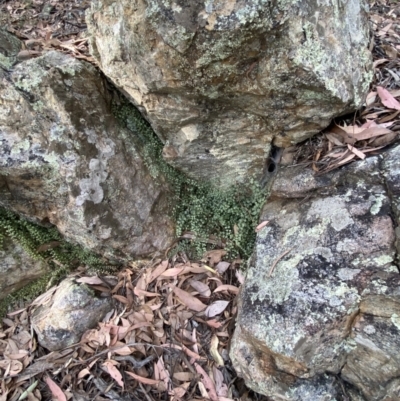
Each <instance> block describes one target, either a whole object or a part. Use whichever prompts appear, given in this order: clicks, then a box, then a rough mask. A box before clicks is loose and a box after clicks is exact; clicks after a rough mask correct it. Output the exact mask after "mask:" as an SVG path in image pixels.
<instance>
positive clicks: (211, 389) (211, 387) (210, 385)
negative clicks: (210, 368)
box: [194, 362, 218, 401]
mask: <svg viewBox="0 0 400 401" xmlns="http://www.w3.org/2000/svg"><path fill="white" fill-rule="evenodd" d="M194 367H195V369H196V371H197V373H199V374H200V375H201V382H202V383H203V385H204V387H205V388H206V390H207V393H208V395H209V397H210V399H211V400H212V401H218V395H217V391H216V389H215V384H214V382H213V381H212V380H211V378H210V376H209V375H208V374H207V373H206V372H205V370H204V369H203V368H202V367H201V366H200V365H199V364H198V363H196V362H195V363H194Z"/></svg>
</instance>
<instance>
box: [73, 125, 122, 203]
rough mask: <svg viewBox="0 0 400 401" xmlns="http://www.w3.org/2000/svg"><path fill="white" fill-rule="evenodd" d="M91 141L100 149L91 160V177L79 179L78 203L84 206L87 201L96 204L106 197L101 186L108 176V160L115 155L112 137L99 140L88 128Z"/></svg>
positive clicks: (87, 133)
mask: <svg viewBox="0 0 400 401" xmlns="http://www.w3.org/2000/svg"><path fill="white" fill-rule="evenodd" d="M85 133H86V135H87V139H88V142H89V143H92V144H95V146H96V148H97V150H98V157H97V158H93V159H91V160H90V162H89V171H90V173H89V177H87V178H83V179H81V180H80V181H79V188H80V190H81V193H80V195H79V196H78V197H77V198H76V201H75V202H76V205H77V206H82V205H83V204H84V203H85V202H86V201H92V202H93V203H94V204H98V203H100V202H101V201H102V200H103V198H104V190H103V188H102V186H101V184H102V183H103V182H105V181H106V179H107V177H108V172H107V162H108V159H109V158H110V157H112V156H113V155H114V147H115V144H114V142H113V141H112V140H111V139H106V140H103V141H100V140H98V138H97V135H96V133H95V132H94V131H93V130H86V132H85Z"/></svg>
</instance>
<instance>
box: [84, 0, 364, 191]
mask: <svg viewBox="0 0 400 401" xmlns="http://www.w3.org/2000/svg"><path fill="white" fill-rule="evenodd" d="M366 11H367V1H365V0H345V1H341V2H337V1H330V0H323V1H316V0H274V1H270V0H268V1H267V0H203V1H198V0H190V1H182V0H175V1H164V0H148V1H144V0H94V1H92V3H91V8H90V9H89V10H88V12H87V23H88V29H89V33H90V35H91V39H90V40H91V49H92V54H93V56H94V57H95V58H96V60H97V61H98V63H99V65H100V68H101V69H102V70H103V72H104V73H105V74H106V75H107V76H108V77H109V78H110V79H111V80H112V81H113V82H114V83H115V84H116V85H117V86H118V87H119V88H121V89H123V91H124V92H125V93H127V94H128V95H129V96H130V98H131V99H132V101H133V102H134V103H135V104H136V105H137V106H138V107H139V108H140V109H141V110H142V112H144V114H145V115H146V117H147V118H148V120H149V121H150V123H151V125H152V126H153V128H154V130H155V132H156V133H157V134H158V136H159V137H160V139H161V140H162V141H163V142H164V144H165V147H164V157H165V159H166V160H167V161H168V162H169V163H171V164H172V165H174V166H176V167H178V168H180V169H181V170H183V171H185V172H187V173H188V174H189V175H191V176H192V177H195V178H199V177H200V178H204V179H207V180H212V181H215V182H218V183H221V184H222V185H228V184H230V183H231V182H236V181H244V180H246V177H248V175H251V174H256V175H257V174H261V172H262V169H263V165H264V160H265V157H266V155H267V154H268V153H269V150H270V144H271V142H273V141H274V143H275V144H276V145H277V146H287V145H288V144H291V143H294V142H299V141H302V140H304V139H306V138H308V137H310V136H312V135H313V134H315V133H317V132H318V131H319V130H321V128H324V127H326V126H327V125H328V124H329V122H330V120H331V119H332V118H333V117H335V116H337V115H340V114H343V113H345V112H349V111H351V110H354V109H355V108H357V107H358V106H360V105H361V104H362V101H363V98H364V96H365V95H366V91H367V90H368V88H369V84H370V81H371V78H372V69H371V57H370V53H369V51H368V49H367V48H368V42H369V28H368V23H367V12H366Z"/></svg>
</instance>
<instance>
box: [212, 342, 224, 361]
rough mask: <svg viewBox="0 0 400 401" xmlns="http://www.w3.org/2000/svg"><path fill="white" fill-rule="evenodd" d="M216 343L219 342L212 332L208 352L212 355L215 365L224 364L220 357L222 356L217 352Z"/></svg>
mask: <svg viewBox="0 0 400 401" xmlns="http://www.w3.org/2000/svg"><path fill="white" fill-rule="evenodd" d="M218 343H219V340H218V337H217V336H216V335H215V334H214V335H213V336H212V337H211V342H210V354H211V356H212V357H213V359H214V361H215V363H216V364H217V366H224V360H223V359H222V356H221V355H220V353H219V352H218Z"/></svg>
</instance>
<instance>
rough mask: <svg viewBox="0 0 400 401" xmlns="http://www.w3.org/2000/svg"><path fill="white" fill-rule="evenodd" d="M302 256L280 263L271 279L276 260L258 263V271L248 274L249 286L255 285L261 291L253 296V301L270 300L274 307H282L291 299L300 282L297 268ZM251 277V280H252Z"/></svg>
mask: <svg viewBox="0 0 400 401" xmlns="http://www.w3.org/2000/svg"><path fill="white" fill-rule="evenodd" d="M301 259H302V256H301V255H299V254H298V255H295V256H294V257H291V258H289V259H288V260H282V261H280V262H278V263H277V264H276V266H275V268H274V271H273V272H272V274H271V276H270V277H267V275H268V274H269V271H270V270H271V268H272V265H273V264H274V262H275V261H274V260H271V258H270V257H265V258H264V259H263V260H262V261H259V262H258V264H257V265H258V269H257V270H256V269H254V268H253V269H251V270H250V271H249V273H250V274H248V277H247V279H248V282H249V285H251V284H252V283H254V284H255V285H256V286H257V287H258V288H259V291H258V292H257V293H254V294H252V296H251V299H252V301H253V302H254V301H256V300H257V299H258V300H260V301H263V300H264V299H266V298H268V299H269V300H270V302H271V303H272V304H274V305H281V304H283V303H284V302H285V301H287V300H288V299H289V296H290V294H291V293H292V290H293V288H294V287H296V286H297V285H298V284H299V283H300V281H299V272H298V270H297V268H296V266H297V265H298V264H299V262H300V261H301ZM250 277H251V278H250Z"/></svg>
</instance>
